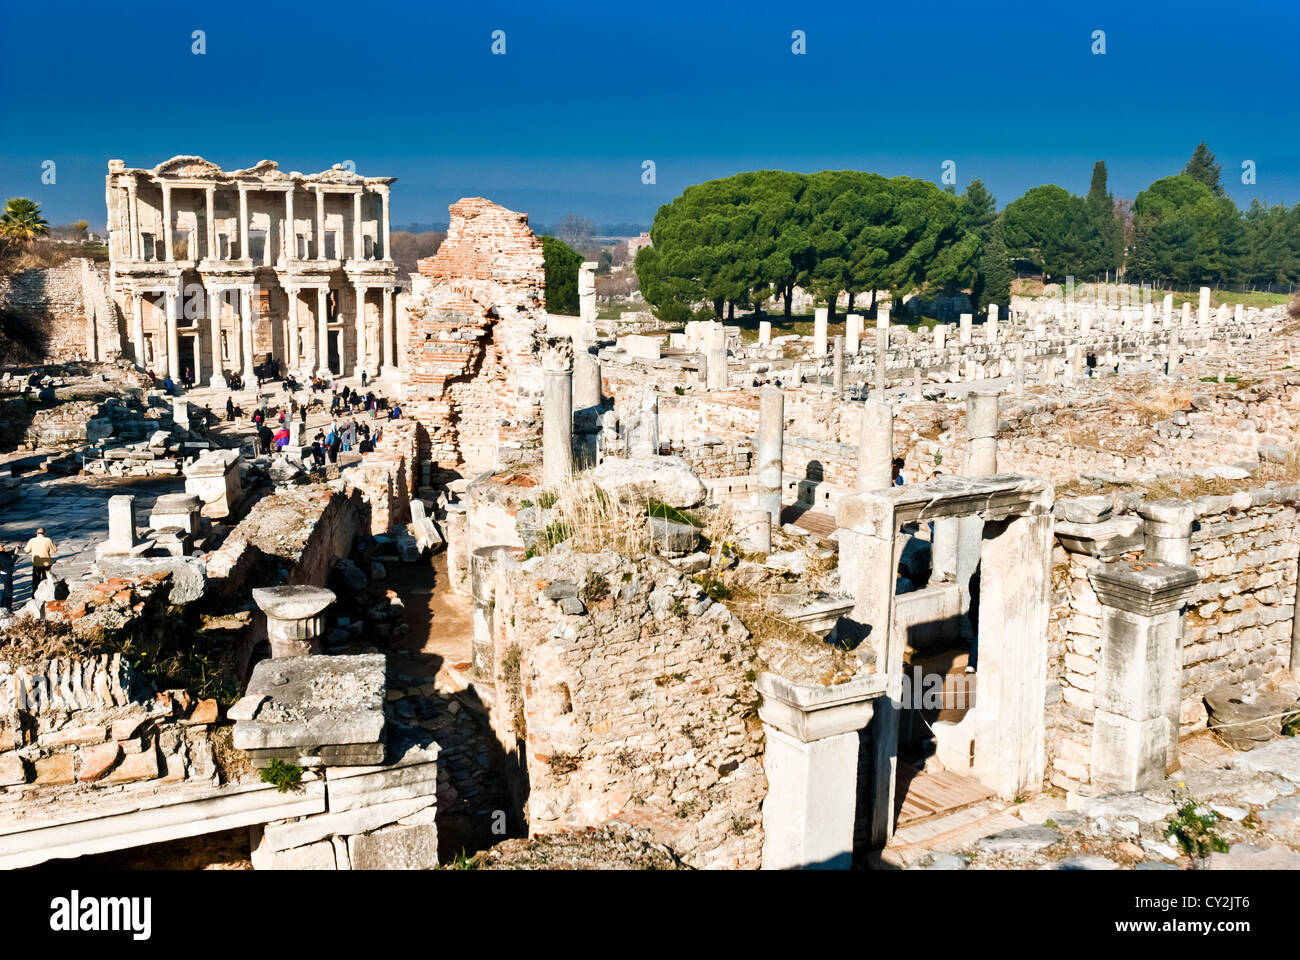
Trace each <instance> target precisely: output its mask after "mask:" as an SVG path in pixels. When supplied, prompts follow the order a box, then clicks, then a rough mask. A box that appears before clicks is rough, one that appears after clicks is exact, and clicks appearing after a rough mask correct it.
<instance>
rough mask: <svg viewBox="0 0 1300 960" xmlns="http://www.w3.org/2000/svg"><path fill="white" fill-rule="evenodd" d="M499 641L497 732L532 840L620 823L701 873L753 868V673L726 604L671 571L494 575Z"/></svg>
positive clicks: (619, 564) (539, 566)
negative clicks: (518, 772)
mask: <svg viewBox="0 0 1300 960" xmlns="http://www.w3.org/2000/svg"><path fill="white" fill-rule="evenodd" d="M589 571H590V572H591V576H590V579H589ZM548 588H550V589H549V597H557V596H558V597H559V598H560V599H558V600H557V599H550V598H549V597H548ZM565 597H567V598H568V599H565ZM561 603H563V604H565V606H566V608H568V609H569V611H570V612H568V613H566V612H564V610H563V609H561V606H560V604H561ZM575 604H577V605H576V606H575ZM579 607H580V608H581V610H582V612H581V613H578V612H576V611H577V610H578V609H579ZM493 646H494V661H495V663H494V676H495V681H496V690H497V696H496V705H495V707H494V713H493V726H494V729H495V730H496V731H497V734H498V736H499V737H500V738H501V740H502V742H503V744H504V746H505V748H506V751H507V754H508V755H513V756H515V757H517V758H519V762H520V763H521V765H522V766H523V767H524V772H525V773H526V777H527V783H528V805H527V817H528V821H529V831H530V833H532V834H545V833H555V832H560V831H577V830H583V829H585V828H587V827H592V826H596V825H598V824H601V823H604V822H607V821H610V820H617V821H621V822H624V823H628V824H631V825H634V826H637V827H643V828H646V829H649V830H650V831H652V832H653V834H654V836H655V839H656V841H657V842H660V843H664V844H666V845H667V846H669V847H670V848H672V849H673V850H674V851H675V852H677V853H678V854H679V855H680V856H681V857H682V858H683V860H685V861H686V862H687V863H689V864H691V865H692V866H695V867H701V868H757V867H758V866H760V865H761V860H762V846H763V831H762V816H761V804H762V801H763V798H764V796H765V795H766V792H767V783H766V778H765V776H764V774H763V766H762V754H763V734H762V725H761V723H760V722H759V720H758V717H757V715H756V712H755V711H756V699H757V695H756V692H755V691H754V687H753V675H754V671H755V670H756V669H757V666H756V664H755V662H754V660H753V654H752V648H751V646H750V644H749V642H748V632H747V631H746V630H745V628H744V626H743V625H742V624H741V623H740V621H739V620H737V619H736V618H735V617H734V616H733V615H732V614H731V612H730V611H729V610H728V609H727V608H726V607H725V606H724V605H722V604H719V603H713V602H711V601H710V600H708V598H706V597H703V596H702V591H701V589H700V588H699V587H698V586H697V585H696V584H694V583H691V582H690V581H689V580H686V579H684V578H683V577H682V576H681V575H680V574H679V573H677V572H676V571H675V570H674V569H673V568H672V567H671V566H670V565H668V564H666V563H664V564H662V565H661V566H660V568H658V569H656V570H655V571H654V573H653V576H650V575H648V573H647V571H646V570H645V569H644V568H641V569H639V568H638V567H637V566H636V565H635V564H634V563H633V562H632V561H631V560H629V559H627V558H624V557H620V556H618V555H616V554H614V553H612V552H606V553H601V554H594V555H590V556H588V555H582V554H567V555H563V554H562V555H555V556H547V557H539V558H535V559H533V560H530V561H527V562H525V563H524V564H523V565H522V568H520V567H516V568H515V569H514V570H512V571H505V572H503V573H502V574H501V575H500V580H499V582H498V585H497V590H496V607H495V612H494V644H493Z"/></svg>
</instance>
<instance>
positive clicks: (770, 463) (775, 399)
mask: <svg viewBox="0 0 1300 960" xmlns="http://www.w3.org/2000/svg"><path fill="white" fill-rule="evenodd" d="M758 397H759V399H758V436H757V437H756V438H755V440H754V453H755V455H756V458H757V461H758V498H757V501H758V508H759V509H761V510H764V511H766V512H767V514H768V516H769V517H771V519H772V523H771V526H773V527H780V526H781V491H782V489H783V487H784V486H785V482H784V480H783V478H782V477H783V472H784V463H783V461H784V456H785V452H784V451H785V394H784V393H782V392H781V388H780V387H774V386H766V387H763V388H762V390H760V391H759V394H758ZM769 541H770V528H769Z"/></svg>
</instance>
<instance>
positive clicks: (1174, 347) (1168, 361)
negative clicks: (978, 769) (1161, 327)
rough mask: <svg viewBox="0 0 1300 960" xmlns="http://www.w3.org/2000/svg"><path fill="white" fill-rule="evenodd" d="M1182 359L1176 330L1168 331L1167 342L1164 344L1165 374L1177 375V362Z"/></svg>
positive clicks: (1169, 375)
mask: <svg viewBox="0 0 1300 960" xmlns="http://www.w3.org/2000/svg"><path fill="white" fill-rule="evenodd" d="M1181 359H1182V347H1181V346H1179V344H1178V331H1177V330H1173V329H1171V330H1170V331H1169V343H1168V344H1166V345H1165V376H1166V377H1176V376H1178V362H1179V361H1180V360H1181Z"/></svg>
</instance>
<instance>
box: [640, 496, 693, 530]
mask: <svg viewBox="0 0 1300 960" xmlns="http://www.w3.org/2000/svg"><path fill="white" fill-rule="evenodd" d="M645 515H646V516H647V517H661V518H663V519H664V520H672V521H674V522H675V523H685V524H688V525H690V526H692V527H698V526H700V521H699V520H697V519H695V517H693V516H692V515H691V514H689V513H687V512H686V511H684V510H679V509H677V507H670V506H669V505H668V504H666V503H660V502H659V501H658V500H655V499H650V500H647V501H646V505H645Z"/></svg>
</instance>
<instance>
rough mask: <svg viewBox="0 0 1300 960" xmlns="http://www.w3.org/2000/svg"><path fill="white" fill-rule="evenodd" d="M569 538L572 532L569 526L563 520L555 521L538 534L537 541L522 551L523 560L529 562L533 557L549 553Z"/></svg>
mask: <svg viewBox="0 0 1300 960" xmlns="http://www.w3.org/2000/svg"><path fill="white" fill-rule="evenodd" d="M571 536H573V531H572V530H570V529H569V525H568V524H567V523H565V522H564V521H563V520H555V521H553V522H552V523H550V524H548V525H547V527H546V529H545V530H543V531H542V532H541V533H540V534H538V535H537V539H536V540H534V541H533V542H532V543H531V544H530V545H529V547H528V549H527V550H526V551H524V559H525V560H531V559H532V558H533V557H538V556H541V555H542V554H545V553H550V552H551V550H552V549H554V548H555V547H556V546H557V545H559V544H561V543H563V542H564V541H565V540H568V539H569V538H570V537H571Z"/></svg>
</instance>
